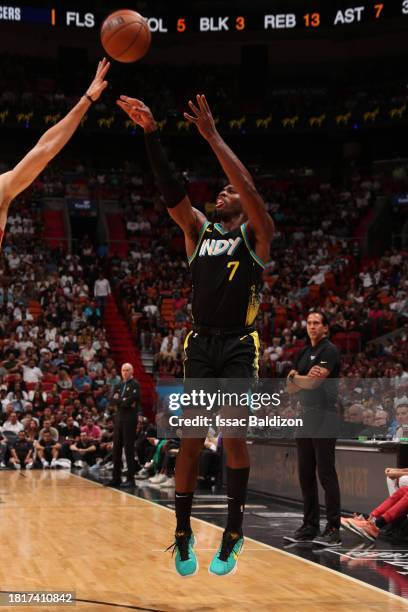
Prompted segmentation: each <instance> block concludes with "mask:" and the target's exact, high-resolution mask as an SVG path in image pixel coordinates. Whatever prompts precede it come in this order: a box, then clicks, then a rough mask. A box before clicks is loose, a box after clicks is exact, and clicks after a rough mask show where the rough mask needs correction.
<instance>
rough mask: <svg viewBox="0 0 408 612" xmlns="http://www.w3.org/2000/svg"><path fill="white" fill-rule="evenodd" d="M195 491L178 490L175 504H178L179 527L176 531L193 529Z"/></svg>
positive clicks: (177, 517)
mask: <svg viewBox="0 0 408 612" xmlns="http://www.w3.org/2000/svg"><path fill="white" fill-rule="evenodd" d="M193 495H194V493H178V492H177V491H176V495H175V498H174V499H175V504H176V519H177V527H176V531H177V532H179V531H188V532H190V531H191V525H190V516H191V506H192V505H193Z"/></svg>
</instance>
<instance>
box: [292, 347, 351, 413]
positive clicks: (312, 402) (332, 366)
mask: <svg viewBox="0 0 408 612" xmlns="http://www.w3.org/2000/svg"><path fill="white" fill-rule="evenodd" d="M313 366H321V367H322V368H326V369H327V370H329V372H330V374H329V376H328V377H327V378H326V379H325V380H324V381H323V383H322V384H321V386H320V387H317V389H313V390H309V391H305V390H302V391H300V393H299V399H300V402H301V404H302V406H303V407H304V408H305V409H309V408H320V409H322V410H332V411H334V410H335V409H336V400H337V393H338V380H337V379H338V377H339V376H340V351H339V349H338V348H337V347H336V346H335V345H334V344H333V343H332V342H330V340H328V338H322V339H321V340H320V342H318V344H316V346H312V345H311V344H309V345H308V346H306V347H305V348H304V349H303V351H301V352H300V353H299V355H298V356H297V358H296V361H295V369H296V370H297V371H298V372H299V374H301V375H303V376H306V375H307V374H308V373H309V371H310V370H311V369H312V368H313Z"/></svg>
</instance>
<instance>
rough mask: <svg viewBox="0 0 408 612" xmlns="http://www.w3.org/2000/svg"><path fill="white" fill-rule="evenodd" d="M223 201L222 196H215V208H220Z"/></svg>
mask: <svg viewBox="0 0 408 612" xmlns="http://www.w3.org/2000/svg"><path fill="white" fill-rule="evenodd" d="M224 204H225V201H224V200H223V199H222V198H217V200H216V202H215V208H220V207H221V206H224Z"/></svg>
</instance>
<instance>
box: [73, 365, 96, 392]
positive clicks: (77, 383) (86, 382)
mask: <svg viewBox="0 0 408 612" xmlns="http://www.w3.org/2000/svg"><path fill="white" fill-rule="evenodd" d="M72 384H73V387H74V389H75V391H78V392H79V393H83V392H86V391H89V390H90V389H91V386H92V379H91V378H90V377H89V376H88V375H87V374H86V370H85V368H79V373H78V374H77V376H74V378H73V381H72Z"/></svg>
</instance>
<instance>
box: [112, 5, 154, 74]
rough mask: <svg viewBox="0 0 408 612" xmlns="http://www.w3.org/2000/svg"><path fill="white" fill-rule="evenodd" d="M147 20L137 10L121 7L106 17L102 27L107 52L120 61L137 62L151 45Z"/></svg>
mask: <svg viewBox="0 0 408 612" xmlns="http://www.w3.org/2000/svg"><path fill="white" fill-rule="evenodd" d="M151 38H152V35H151V32H150V29H149V26H148V25H147V21H146V20H145V18H144V17H142V15H140V14H139V13H136V11H130V10H128V9H121V10H119V11H115V12H114V13H111V14H110V15H109V16H108V17H106V19H105V21H104V22H103V24H102V27H101V43H102V46H103V48H104V49H105V51H106V53H107V54H108V55H110V57H113V59H115V60H117V61H118V62H125V63H129V62H136V60H138V59H140V58H141V57H143V56H144V55H145V54H146V53H147V51H148V50H149V47H150V42H151Z"/></svg>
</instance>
